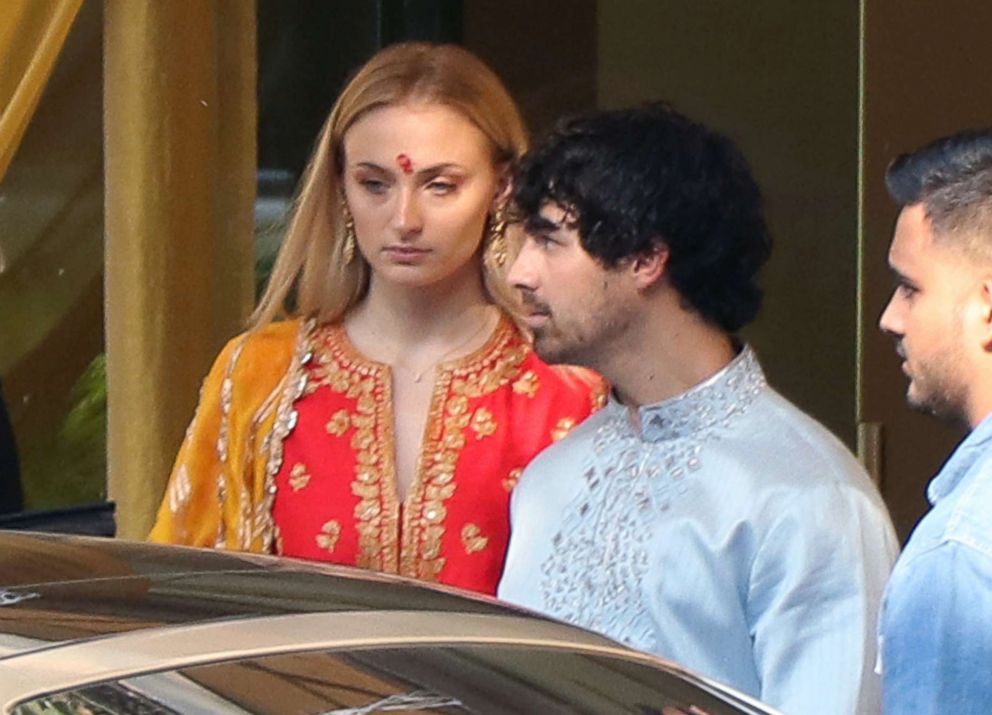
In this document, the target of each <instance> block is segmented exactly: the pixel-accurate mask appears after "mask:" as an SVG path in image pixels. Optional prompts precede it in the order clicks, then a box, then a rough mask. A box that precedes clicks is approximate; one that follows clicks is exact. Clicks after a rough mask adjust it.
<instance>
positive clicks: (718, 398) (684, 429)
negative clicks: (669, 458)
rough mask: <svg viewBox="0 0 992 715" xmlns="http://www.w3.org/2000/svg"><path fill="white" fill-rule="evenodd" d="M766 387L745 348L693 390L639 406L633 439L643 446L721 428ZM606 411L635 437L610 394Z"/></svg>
mask: <svg viewBox="0 0 992 715" xmlns="http://www.w3.org/2000/svg"><path fill="white" fill-rule="evenodd" d="M766 385H767V382H766V380H765V374H764V372H763V371H762V370H761V366H760V365H759V364H758V358H757V356H756V355H755V354H754V351H753V350H752V349H751V347H750V346H749V345H745V346H744V347H743V348H742V349H741V351H740V353H738V355H737V357H735V358H734V359H733V360H731V361H730V362H729V363H727V365H726V366H725V367H724V368H723V369H721V370H720V371H719V372H717V373H716V374H715V375H713V376H711V377H709V378H707V379H706V380H704V381H703V382H701V383H699V384H698V385H696V386H695V387H693V388H690V389H689V390H687V391H685V392H683V393H682V394H681V395H676V396H675V397H670V398H668V399H667V400H663V401H662V402H658V403H655V404H653V405H643V406H641V407H640V408H639V409H638V413H639V415H640V419H641V429H640V434H637V435H636V436H637V437H639V438H640V439H642V440H643V441H645V442H661V441H665V440H672V439H680V438H684V437H689V436H692V435H694V434H698V433H699V432H701V431H704V430H709V429H712V428H715V427H717V426H720V425H725V424H727V423H729V421H731V420H732V419H733V418H734V417H735V416H736V415H739V414H742V413H743V412H744V411H745V410H746V409H747V407H748V405H750V404H751V403H752V402H753V401H754V399H755V398H756V397H757V396H758V395H759V394H760V393H761V391H762V390H763V389H764V388H765V386H766ZM607 409H609V410H610V412H611V413H612V415H613V416H614V417H619V418H621V419H622V420H623V421H624V422H625V423H626V424H627V426H628V427H629V429H630V430H631V431H632V432H635V433H636V431H637V430H636V428H635V427H634V425H633V423H632V422H631V421H630V418H629V414H628V409H627V407H626V406H624V405H623V404H622V403H621V402H620V401H619V400H618V399H617V397H616V395H615V394H613V393H612V392H611V393H610V399H609V403H608V407H607Z"/></svg>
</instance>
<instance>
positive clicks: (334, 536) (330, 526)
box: [315, 519, 341, 554]
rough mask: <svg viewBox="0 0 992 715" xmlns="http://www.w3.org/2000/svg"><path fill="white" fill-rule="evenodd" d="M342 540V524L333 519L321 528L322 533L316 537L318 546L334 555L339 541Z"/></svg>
mask: <svg viewBox="0 0 992 715" xmlns="http://www.w3.org/2000/svg"><path fill="white" fill-rule="evenodd" d="M340 538H341V523H340V522H338V521H337V520H336V519H331V520H330V521H328V522H326V523H325V524H324V525H323V526H322V527H320V533H319V534H317V536H316V537H315V539H316V540H317V546H319V547H320V548H322V549H324V550H325V551H327V553H329V554H333V553H334V548H335V547H336V546H337V545H338V539H340Z"/></svg>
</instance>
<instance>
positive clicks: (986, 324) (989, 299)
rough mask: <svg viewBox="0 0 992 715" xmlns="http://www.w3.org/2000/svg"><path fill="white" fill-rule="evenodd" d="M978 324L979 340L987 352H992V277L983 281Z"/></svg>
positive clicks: (979, 300) (980, 292) (987, 277)
mask: <svg viewBox="0 0 992 715" xmlns="http://www.w3.org/2000/svg"><path fill="white" fill-rule="evenodd" d="M977 313H978V315H977V322H978V331H979V339H980V340H981V342H982V348H983V349H984V350H985V352H992V276H986V277H985V278H983V279H982V284H981V289H980V290H979V294H978V308H977Z"/></svg>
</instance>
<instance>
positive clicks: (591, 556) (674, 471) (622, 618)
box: [541, 349, 765, 650]
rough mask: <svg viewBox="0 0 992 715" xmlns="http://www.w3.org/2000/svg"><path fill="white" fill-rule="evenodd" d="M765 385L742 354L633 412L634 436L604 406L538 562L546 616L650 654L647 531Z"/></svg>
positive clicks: (622, 411)
mask: <svg viewBox="0 0 992 715" xmlns="http://www.w3.org/2000/svg"><path fill="white" fill-rule="evenodd" d="M764 386H765V380H764V375H763V374H762V372H761V368H760V367H759V366H758V363H757V360H756V359H755V358H754V355H753V353H752V352H751V351H750V350H749V349H745V351H744V352H743V353H742V354H741V355H740V356H739V357H738V358H737V359H735V361H734V362H732V363H731V364H730V366H728V368H727V369H726V370H725V371H723V372H722V373H720V374H719V375H718V376H717V377H716V378H715V380H712V381H708V382H707V383H704V384H703V385H701V386H699V387H697V388H695V389H693V390H690V391H689V392H687V393H685V394H684V395H681V396H679V397H677V398H675V399H673V400H670V401H668V402H665V403H662V404H661V405H657V406H654V407H650V408H644V409H642V410H641V422H642V428H641V432H640V434H638V433H637V432H636V431H635V429H634V427H633V425H632V424H631V422H630V420H629V417H628V414H627V409H626V408H625V407H623V406H621V405H616V404H614V405H611V406H610V407H608V408H607V409H609V410H611V411H612V414H611V415H610V417H609V418H608V419H607V420H606V422H605V423H604V424H603V425H602V426H601V427H600V428H599V429H598V430H597V432H596V434H595V435H594V437H593V444H592V450H591V451H590V454H589V456H588V457H587V459H586V462H585V464H584V466H583V470H582V480H583V484H582V489H581V490H580V491H579V494H578V496H576V498H575V499H574V500H573V501H572V502H571V503H570V504H569V506H568V508H567V510H566V514H565V518H564V519H563V521H562V527H561V529H560V530H559V531H558V533H557V534H555V536H554V537H553V539H552V545H553V549H552V551H551V554H550V555H549V556H548V558H547V559H545V561H544V563H542V564H541V591H542V596H543V600H544V607H545V610H546V611H547V612H548V613H552V614H554V615H555V616H556V617H558V618H562V619H564V620H566V621H569V622H571V623H575V624H577V625H580V626H583V627H585V628H589V629H591V630H594V631H599V632H603V633H609V634H610V635H611V636H613V637H615V638H617V639H618V640H621V641H623V642H624V643H627V644H628V645H631V646H634V647H636V648H639V649H643V650H652V648H653V646H654V637H653V627H652V624H651V619H650V616H649V615H648V613H647V607H646V600H647V599H646V597H645V594H644V592H643V581H644V577H645V575H646V573H647V571H648V559H649V555H648V550H647V545H648V544H649V542H650V540H651V538H652V535H653V531H654V527H655V525H656V524H657V523H658V521H659V519H662V518H664V517H663V514H664V513H665V512H666V511H668V510H669V508H670V506H671V502H672V501H673V500H674V499H677V498H678V497H679V496H680V495H682V494H685V493H686V492H687V491H688V488H689V485H688V482H689V481H690V480H687V479H686V476H687V475H689V474H690V473H691V472H694V471H696V470H698V469H699V468H700V466H701V462H700V453H701V451H702V448H703V446H704V445H705V444H706V443H707V442H710V441H712V440H715V439H719V435H720V431H721V430H722V429H725V428H726V427H727V426H728V425H729V423H730V422H731V421H733V419H734V418H735V417H736V416H738V415H740V414H743V412H744V411H745V409H746V408H747V406H748V405H750V404H751V403H752V402H753V401H754V399H755V397H757V395H758V394H759V393H760V391H761V390H762V389H763V387H764ZM674 577H676V578H677V575H675V576H674Z"/></svg>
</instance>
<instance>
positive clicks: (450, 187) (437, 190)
mask: <svg viewBox="0 0 992 715" xmlns="http://www.w3.org/2000/svg"><path fill="white" fill-rule="evenodd" d="M427 188H428V189H429V190H430V191H431V193H433V194H437V195H438V196H444V195H445V194H450V193H451V192H452V191H454V190H455V189H456V188H457V187H456V186H455V184H454V183H453V182H451V181H442V180H441V179H434V181H432V182H430V183H429V184H427Z"/></svg>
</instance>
